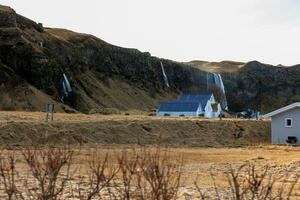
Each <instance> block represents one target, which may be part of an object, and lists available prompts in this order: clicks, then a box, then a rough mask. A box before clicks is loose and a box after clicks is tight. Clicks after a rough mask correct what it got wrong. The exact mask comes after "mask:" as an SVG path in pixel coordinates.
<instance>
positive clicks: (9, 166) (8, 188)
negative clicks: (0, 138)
mask: <svg viewBox="0 0 300 200" xmlns="http://www.w3.org/2000/svg"><path fill="white" fill-rule="evenodd" d="M5 153H6V155H4V154H3V151H2V152H1V155H0V184H1V188H3V190H4V193H5V194H6V197H7V199H8V200H12V199H23V196H22V195H21V193H20V192H19V191H18V189H17V185H16V183H17V181H19V180H18V179H17V171H16V159H15V155H14V153H9V152H5Z"/></svg>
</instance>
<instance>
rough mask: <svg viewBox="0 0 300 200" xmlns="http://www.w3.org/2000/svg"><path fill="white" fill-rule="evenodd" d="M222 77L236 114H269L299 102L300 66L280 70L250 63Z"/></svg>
mask: <svg viewBox="0 0 300 200" xmlns="http://www.w3.org/2000/svg"><path fill="white" fill-rule="evenodd" d="M224 76H225V77H226V78H225V79H226V84H227V86H228V90H229V98H230V99H229V100H230V102H231V105H232V107H234V108H235V109H237V110H241V109H245V108H252V109H255V110H260V111H262V112H269V111H271V110H274V109H277V108H280V107H282V106H286V105H288V104H291V103H294V102H298V101H300V65H295V66H292V67H283V66H280V67H279V66H272V65H266V64H262V63H259V62H257V61H253V62H249V63H247V64H246V65H245V66H244V67H243V68H242V69H241V70H240V71H238V72H237V73H234V74H228V73H227V74H224Z"/></svg>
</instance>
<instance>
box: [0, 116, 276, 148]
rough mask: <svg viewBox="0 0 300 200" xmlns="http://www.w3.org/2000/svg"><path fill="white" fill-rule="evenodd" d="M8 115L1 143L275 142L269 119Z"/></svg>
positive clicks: (1, 124)
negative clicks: (271, 133) (271, 138)
mask: <svg viewBox="0 0 300 200" xmlns="http://www.w3.org/2000/svg"><path fill="white" fill-rule="evenodd" d="M21 116H22V117H23V116H26V115H23V114H22V115H20V117H21ZM22 117H21V118H22ZM39 117H41V118H40V119H39ZM5 118H6V115H3V120H0V144H15V145H20V144H30V143H36V144H103V145H112V144H122V145H155V144H158V143H161V144H162V145H167V146H174V147H176V146H189V147H190V146H195V147H221V146H227V147H228V146H247V145H257V144H262V143H269V141H270V122H269V121H249V120H223V121H219V120H204V119H184V118H182V119H177V118H156V117H149V116H124V115H115V116H114V115H113V116H97V115H93V116H90V115H88V116H85V115H68V116H63V115H58V116H56V115H55V121H54V122H51V123H45V122H43V118H44V115H40V116H39V115H38V114H37V115H32V114H31V115H30V116H28V117H27V119H26V118H25V119H24V118H22V119H19V120H18V119H17V118H16V116H15V117H12V116H11V114H9V113H7V119H8V120H5ZM10 119H11V120H10ZM13 119H14V120H13Z"/></svg>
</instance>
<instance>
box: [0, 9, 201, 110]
mask: <svg viewBox="0 0 300 200" xmlns="http://www.w3.org/2000/svg"><path fill="white" fill-rule="evenodd" d="M160 61H162V63H163V64H164V67H165V71H166V73H167V75H168V78H169V82H170V85H171V87H170V88H167V87H166V86H165V85H164V81H163V75H162V72H161V67H160ZM63 73H65V74H66V75H67V76H68V78H69V80H70V82H71V86H72V89H73V93H72V95H71V96H70V97H69V98H67V99H65V102H64V105H63V104H62V103H61V102H60V98H61V96H62V84H61V80H62V75H63ZM203 77H205V73H204V72H202V71H199V70H195V69H193V68H191V67H189V66H187V65H185V64H180V63H176V62H173V61H169V60H162V59H158V58H156V57H152V56H151V55H150V54H149V53H143V52H140V51H138V50H136V49H126V48H120V47H117V46H113V45H111V44H108V43H106V42H104V41H102V40H100V39H98V38H96V37H94V36H92V35H87V34H80V33H75V32H72V31H68V30H63V29H50V28H43V27H41V25H39V24H37V23H36V22H34V21H31V20H29V19H27V18H25V17H22V16H20V15H18V14H16V12H15V11H14V10H12V9H11V8H9V7H5V6H1V7H0V94H1V98H0V109H6V110H43V109H44V106H45V104H46V103H47V102H54V103H55V104H57V109H58V110H60V111H63V110H70V109H71V108H73V109H75V110H78V111H81V112H89V111H90V110H92V109H93V110H95V109H96V110H97V109H98V110H101V109H104V108H116V109H119V110H132V109H138V110H151V109H154V108H156V107H157V106H158V104H159V102H161V101H163V100H167V99H172V98H175V96H176V95H177V94H178V93H179V92H180V91H182V90H184V89H185V88H190V87H192V86H193V85H195V83H197V84H198V85H200V86H204V83H205V80H204V78H203ZM201 81H202V82H203V83H202V82H201ZM199 82H200V84H199ZM204 87H205V86H204Z"/></svg>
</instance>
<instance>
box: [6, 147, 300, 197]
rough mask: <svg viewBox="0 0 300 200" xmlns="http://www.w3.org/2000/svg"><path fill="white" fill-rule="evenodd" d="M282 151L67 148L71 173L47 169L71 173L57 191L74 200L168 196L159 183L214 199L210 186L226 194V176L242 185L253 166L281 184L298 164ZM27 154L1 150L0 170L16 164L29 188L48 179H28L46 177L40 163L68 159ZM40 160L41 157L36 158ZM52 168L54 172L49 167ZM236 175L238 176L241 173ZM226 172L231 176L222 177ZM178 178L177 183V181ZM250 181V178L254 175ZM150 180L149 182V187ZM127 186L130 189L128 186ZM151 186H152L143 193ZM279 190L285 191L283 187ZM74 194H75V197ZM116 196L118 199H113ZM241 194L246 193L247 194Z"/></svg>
mask: <svg viewBox="0 0 300 200" xmlns="http://www.w3.org/2000/svg"><path fill="white" fill-rule="evenodd" d="M286 148H287V147H284V146H282V147H280V146H266V145H265V146H258V147H251V148H169V149H161V150H160V151H159V156H157V155H158V154H157V149H156V148H147V150H146V151H144V150H145V149H144V150H143V151H142V149H143V148H142V149H141V148H139V147H121V146H110V147H108V146H105V147H104V146H97V147H93V148H91V147H81V148H79V147H73V148H72V149H73V150H72V151H71V152H72V155H73V156H72V167H71V168H70V170H67V171H70V172H74V173H66V172H67V171H66V169H68V167H67V166H68V165H67V163H66V162H54V163H56V164H57V165H53V166H54V167H52V168H51V169H52V170H53V169H60V168H59V167H60V166H61V165H60V164H62V163H65V165H64V167H62V168H61V171H60V170H54V171H56V172H57V171H59V177H60V179H61V178H64V177H68V176H66V175H68V174H70V175H72V179H71V180H70V183H72V186H71V187H69V186H66V187H64V190H66V191H73V193H68V192H67V193H66V192H63V193H62V194H63V195H66V196H68V197H70V198H71V197H72V198H75V199H93V198H96V199H97V198H98V197H99V195H100V196H102V197H103V198H104V197H105V198H104V199H106V198H107V199H114V198H115V199H118V198H119V197H120V196H122V195H123V196H124V195H125V194H127V196H128V195H129V196H131V197H133V196H136V195H140V196H141V197H143V198H140V199H158V198H154V197H153V196H152V197H150V196H151V194H154V193H153V191H154V190H155V191H157V195H161V194H162V193H164V194H168V192H166V191H164V192H162V191H161V190H158V189H160V188H164V187H162V185H164V184H163V182H162V181H171V182H170V183H169V184H165V185H167V186H172V185H173V186H172V188H177V185H178V184H179V183H180V184H179V186H180V187H179V190H178V193H177V194H175V193H174V192H171V193H170V196H174V195H176V196H178V198H180V199H182V198H184V196H186V195H187V194H189V195H191V196H194V197H197V196H199V195H198V193H197V190H196V187H195V186H194V183H195V181H196V183H197V186H198V188H200V189H201V192H203V193H205V196H207V195H208V196H214V197H216V192H215V188H218V192H219V193H220V194H219V195H220V196H224V195H229V194H230V193H228V191H229V190H227V189H224V188H228V189H229V188H230V187H232V185H229V182H228V180H229V179H230V178H231V179H230V180H231V181H232V178H234V177H238V179H239V181H240V182H244V179H243V177H244V174H245V173H246V172H247V173H248V172H250V171H251V170H250V169H252V167H254V169H253V170H254V171H255V173H252V175H253V174H257V173H258V172H264V170H263V169H266V168H265V167H266V166H268V176H264V177H266V178H264V180H263V182H265V181H266V180H265V179H267V177H268V178H270V177H269V175H270V174H274V176H272V178H278V177H279V176H281V180H283V178H282V176H285V175H286V173H287V172H288V173H287V175H288V176H286V177H288V178H290V177H291V176H294V175H295V176H296V175H298V170H296V169H297V166H298V164H297V163H298V160H299V156H298V155H299V151H300V148H295V147H293V148H292V147H290V148H289V151H286ZM29 150H30V149H29ZM29 150H28V149H25V150H22V151H19V150H15V151H11V150H3V151H2V152H4V154H5V155H11V154H12V153H13V155H14V156H13V157H9V156H8V157H6V161H8V162H7V163H6V164H4V165H1V166H5V167H4V169H5V170H8V172H10V171H9V169H14V168H11V167H10V163H12V162H11V160H12V159H13V160H14V162H15V163H16V169H17V170H16V171H18V172H21V173H16V179H15V180H24V179H25V180H36V181H33V182H30V183H31V188H39V187H38V185H36V186H34V185H35V184H37V183H38V182H39V180H44V181H45V180H54V179H48V178H49V177H48V178H47V176H43V177H44V178H43V179H40V178H38V179H37V178H35V176H34V174H33V175H30V174H31V173H28V172H32V171H39V172H43V173H36V172H35V174H44V175H45V174H47V175H49V174H51V173H49V168H47V167H46V166H47V164H46V163H53V162H52V161H54V160H56V161H57V160H59V159H57V158H62V160H61V161H65V159H63V158H66V157H65V156H64V155H69V153H71V152H69V151H66V150H64V151H65V153H67V154H64V153H62V152H61V150H55V151H53V150H51V151H49V149H46V151H45V150H43V151H40V150H38V151H36V150H34V149H31V150H30V151H29ZM22 152H23V153H22ZM59 152H60V153H59ZM68 152H69V153H68ZM58 153H59V154H58ZM24 155H25V156H24ZM34 155H38V156H39V159H37V160H38V161H39V162H31V161H29V162H28V158H31V160H32V159H33V160H35V159H34V158H35V157H34ZM43 155H44V156H43ZM45 155H48V156H49V155H50V157H47V156H46V157H45ZM59 155H62V156H59ZM43 157H45V158H47V159H41V158H43ZM181 157H182V158H183V162H182V165H181V164H180V163H181V162H180V161H181V159H180V158H181ZM24 158H25V159H24ZM26 158H27V159H26ZM26 160H27V161H26ZM29 160H30V159H29ZM37 160H35V161H37ZM2 161H3V160H2ZM30 163H31V164H30ZM168 163H176V164H177V165H168ZM249 163H251V165H248V164H249ZM42 166H43V167H42ZM55 166H57V167H58V168H55ZM121 166H122V167H121ZM144 166H147V167H144ZM155 166H158V168H159V169H164V170H159V171H155V170H154V169H155V168H156V167H155ZM168 166H171V167H168ZM239 168H242V170H238V169H239ZM33 169H34V170H33ZM36 169H38V170H36ZM149 169H150V171H149ZM179 169H180V170H179ZM261 169H262V170H261ZM14 170H15V169H14ZM43 170H44V171H43ZM152 170H154V171H152ZM178 170H179V171H180V174H178V176H174V177H173V178H172V179H167V180H163V179H161V178H159V177H170V174H176V171H178ZM249 170H250V171H249ZM0 171H1V170H0ZM240 171H241V172H243V173H241V172H240ZM256 172H257V173H256ZM8 174H14V173H8ZM17 174H18V175H17ZM56 174H57V173H56ZM154 174H157V176H154ZM228 174H229V175H231V176H228ZM0 175H1V174H0ZM179 175H180V179H177V178H178V177H179ZM275 175H276V176H275ZM9 177H10V176H8V178H9ZM45 177H46V178H45ZM141 177H143V179H141ZM196 177H197V179H196ZM210 177H213V178H210ZM259 177H261V176H259ZM54 178H55V177H54ZM252 178H255V176H254V177H252ZM256 178H257V177H256ZM7 180H12V178H9V179H7ZM116 180H117V181H116ZM179 180H180V182H179ZM272 180H273V179H272ZM274 180H275V179H274ZM287 180H288V181H290V183H293V182H291V180H290V179H287ZM293 180H295V179H293ZM251 181H252V182H253V181H261V180H253V179H251ZM276 181H277V180H276ZM17 182H18V184H16V185H20V183H19V181H17ZM23 182H24V181H23ZM150 182H151V183H155V184H153V185H151V184H150ZM285 182H286V181H285ZM8 183H10V184H8V187H7V188H8V189H6V191H16V192H19V187H15V186H14V184H11V183H12V182H11V181H8ZM59 183H62V182H59ZM131 183H132V184H137V183H139V184H138V185H139V187H138V188H136V186H135V187H133V188H131V187H132V186H131V185H130V184H131ZM171 183H172V184H171ZM272 183H273V182H272ZM48 184H49V182H47V181H46V182H45V184H44V185H48ZM50 185H51V184H50ZM274 185H276V188H278V190H277V189H276V191H280V190H279V189H280V186H281V185H280V182H279V184H274ZM60 186H62V184H58V188H57V190H55V191H60V190H59V188H61V187H60ZM128 186H131V187H130V188H128ZM81 187H82V189H81V190H76V188H81ZM151 187H153V188H152V189H149V188H151ZM233 187H236V186H233ZM285 187H286V188H288V186H285ZM83 188H84V189H83ZM126 188H127V189H126ZM222 188H223V189H222ZM298 188H299V185H298V184H297V185H295V189H296V192H293V193H292V194H293V195H294V196H297V195H298V194H297V191H298ZM87 189H88V190H87ZM116 190H117V191H116ZM2 191H3V190H2ZM38 191H40V189H38V190H37V191H36V193H35V194H40V193H39V192H38ZM52 191H53V190H52ZM79 191H80V193H78V192H79ZM130 191H131V192H130ZM151 191H152V192H151ZM167 191H173V190H172V189H170V188H169V189H167ZM175 191H176V190H175ZM286 192H289V191H286V190H285V193H286ZM31 193H32V191H31ZM109 193H114V195H115V196H114V197H108V196H107V195H108V194H109ZM16 194H20V193H16ZM27 194H28V193H27ZM48 194H49V193H48ZM58 194H61V193H58ZM117 194H118V196H116V195H117ZM247 194H248V195H250V194H251V193H247ZM125 196H126V195H125ZM92 197H93V198H92ZM146 197H147V198H146ZM127 199H132V198H127ZM133 199H134V198H133ZM160 199H162V198H160ZM165 199H172V198H165ZM208 199H211V198H208ZM221 199H223V198H221ZM232 199H234V198H232ZM235 199H236V198H235ZM244 199H245V198H244Z"/></svg>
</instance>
